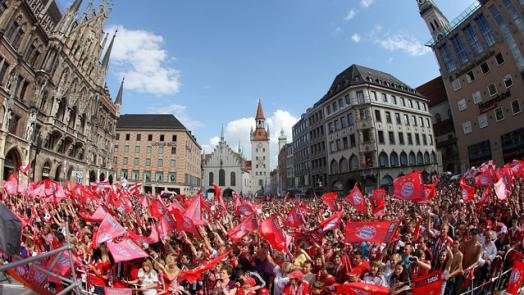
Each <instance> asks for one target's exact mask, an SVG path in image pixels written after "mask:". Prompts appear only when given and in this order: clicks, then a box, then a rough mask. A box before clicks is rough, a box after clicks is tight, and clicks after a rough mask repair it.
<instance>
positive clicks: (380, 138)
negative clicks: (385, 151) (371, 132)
mask: <svg viewBox="0 0 524 295" xmlns="http://www.w3.org/2000/svg"><path fill="white" fill-rule="evenodd" d="M378 143H380V144H384V131H378Z"/></svg>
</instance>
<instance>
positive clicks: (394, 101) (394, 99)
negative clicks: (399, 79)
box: [391, 95, 397, 104]
mask: <svg viewBox="0 0 524 295" xmlns="http://www.w3.org/2000/svg"><path fill="white" fill-rule="evenodd" d="M391 100H393V103H394V104H397V97H396V96H394V95H392V96H391Z"/></svg>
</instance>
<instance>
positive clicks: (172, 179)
mask: <svg viewBox="0 0 524 295" xmlns="http://www.w3.org/2000/svg"><path fill="white" fill-rule="evenodd" d="M168 177H169V182H170V183H175V182H176V173H175V172H169V176H168Z"/></svg>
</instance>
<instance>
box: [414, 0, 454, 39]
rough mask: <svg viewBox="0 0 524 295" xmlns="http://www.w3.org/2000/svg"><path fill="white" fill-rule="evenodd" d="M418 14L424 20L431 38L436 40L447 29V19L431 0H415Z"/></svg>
mask: <svg viewBox="0 0 524 295" xmlns="http://www.w3.org/2000/svg"><path fill="white" fill-rule="evenodd" d="M417 4H418V10H419V12H420V16H422V18H423V19H424V21H425V22H426V25H427V26H428V29H429V32H430V33H431V36H432V37H433V40H435V41H436V40H438V39H440V38H441V36H443V34H444V33H445V32H446V31H447V30H448V29H449V21H448V19H447V18H446V17H445V16H444V14H443V13H442V12H441V11H440V9H438V7H437V6H436V5H435V3H433V0H417Z"/></svg>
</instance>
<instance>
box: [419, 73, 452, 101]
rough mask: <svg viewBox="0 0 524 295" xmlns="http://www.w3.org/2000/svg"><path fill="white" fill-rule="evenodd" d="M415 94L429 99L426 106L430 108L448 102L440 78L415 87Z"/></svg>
mask: <svg viewBox="0 0 524 295" xmlns="http://www.w3.org/2000/svg"><path fill="white" fill-rule="evenodd" d="M417 92H419V93H420V94H422V95H424V96H425V97H427V98H428V99H429V103H428V105H429V106H430V107H432V106H435V105H437V104H439V103H441V102H444V101H446V100H448V95H447V94H446V88H445V87H444V81H443V80H442V77H441V76H438V77H436V78H435V79H433V80H431V81H429V82H427V83H425V84H422V85H420V86H419V87H417Z"/></svg>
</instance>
